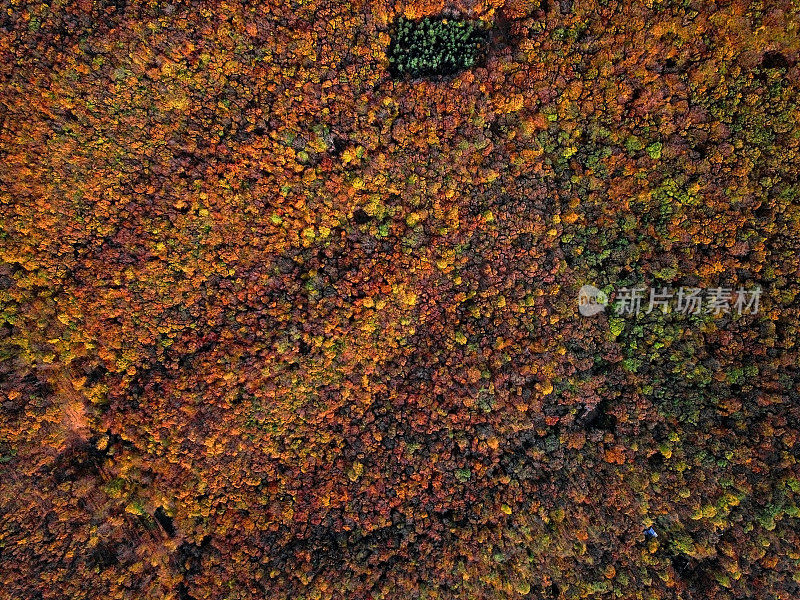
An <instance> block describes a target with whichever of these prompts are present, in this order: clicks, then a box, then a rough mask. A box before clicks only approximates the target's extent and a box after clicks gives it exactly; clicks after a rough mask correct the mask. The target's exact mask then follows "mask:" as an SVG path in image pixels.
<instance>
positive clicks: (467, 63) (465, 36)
mask: <svg viewBox="0 0 800 600" xmlns="http://www.w3.org/2000/svg"><path fill="white" fill-rule="evenodd" d="M486 31H487V29H486V26H485V25H484V24H483V23H482V22H480V21H468V20H460V19H455V20H454V19H447V18H444V17H426V18H424V19H421V20H419V21H411V20H409V19H406V18H405V17H400V18H399V19H398V20H397V22H396V24H395V30H394V36H393V38H392V41H391V44H390V46H389V63H390V65H391V69H392V71H393V73H394V74H395V75H400V76H402V75H406V74H408V75H411V76H412V77H424V76H431V75H448V74H451V73H455V72H458V71H460V70H463V69H469V68H471V67H473V66H475V65H476V64H478V62H479V60H480V59H481V56H482V54H483V51H484V47H485V42H486Z"/></svg>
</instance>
